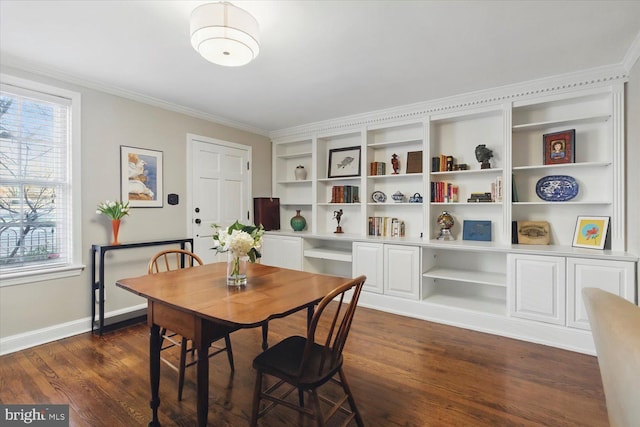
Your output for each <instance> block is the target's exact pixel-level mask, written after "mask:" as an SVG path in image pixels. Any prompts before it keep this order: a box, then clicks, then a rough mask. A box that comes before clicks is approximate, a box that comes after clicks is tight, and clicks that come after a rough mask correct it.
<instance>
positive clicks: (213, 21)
mask: <svg viewBox="0 0 640 427" xmlns="http://www.w3.org/2000/svg"><path fill="white" fill-rule="evenodd" d="M258 33H259V29H258V21H256V19H255V18H254V17H253V16H251V15H250V14H249V13H248V12H247V11H246V10H244V9H240V8H239V7H237V6H234V5H232V4H231V3H227V2H220V3H207V4H203V5H200V6H198V7H196V8H195V9H194V10H193V12H191V45H192V46H193V48H194V49H195V50H197V51H198V53H200V55H202V56H203V57H204V59H206V60H207V61H209V62H213V63H214V64H219V65H226V66H228V67H238V66H241V65H245V64H248V63H249V62H251V61H252V60H253V59H254V58H255V57H256V56H258V52H259V51H260V39H259V34H258Z"/></svg>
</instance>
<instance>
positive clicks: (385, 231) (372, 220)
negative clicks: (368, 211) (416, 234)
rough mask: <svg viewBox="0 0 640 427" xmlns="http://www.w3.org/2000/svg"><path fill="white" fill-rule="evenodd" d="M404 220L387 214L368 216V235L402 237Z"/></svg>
mask: <svg viewBox="0 0 640 427" xmlns="http://www.w3.org/2000/svg"><path fill="white" fill-rule="evenodd" d="M404 234H405V227H404V221H400V220H399V219H398V218H391V217H388V216H370V217H369V236H380V237H404Z"/></svg>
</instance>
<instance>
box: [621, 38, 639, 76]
mask: <svg viewBox="0 0 640 427" xmlns="http://www.w3.org/2000/svg"><path fill="white" fill-rule="evenodd" d="M639 58H640V32H639V33H638V34H637V35H636V38H635V39H634V40H633V42H631V46H629V49H628V50H627V53H626V55H625V56H624V59H623V60H622V65H623V66H624V69H625V71H626V72H627V74H629V73H631V69H632V68H633V66H634V65H635V64H636V62H638V59H639Z"/></svg>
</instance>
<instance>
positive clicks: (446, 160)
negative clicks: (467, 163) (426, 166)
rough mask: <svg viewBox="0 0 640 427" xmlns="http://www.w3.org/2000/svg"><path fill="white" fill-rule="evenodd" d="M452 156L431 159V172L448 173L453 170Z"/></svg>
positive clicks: (444, 155)
mask: <svg viewBox="0 0 640 427" xmlns="http://www.w3.org/2000/svg"><path fill="white" fill-rule="evenodd" d="M453 161H454V159H453V156H447V155H446V154H440V156H439V157H432V158H431V172H448V171H452V170H453Z"/></svg>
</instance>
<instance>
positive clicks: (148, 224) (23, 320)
mask: <svg viewBox="0 0 640 427" xmlns="http://www.w3.org/2000/svg"><path fill="white" fill-rule="evenodd" d="M2 71H3V73H6V74H10V75H14V76H17V77H22V78H27V79H31V80H35V81H39V82H43V83H46V84H50V85H53V86H58V87H62V88H65V89H69V90H72V91H76V92H80V93H81V94H82V253H83V263H84V264H85V265H86V268H85V270H84V271H83V273H82V274H81V275H80V276H77V277H71V278H69V279H64V280H51V281H44V282H35V283H30V284H25V285H16V286H9V287H2V288H0V353H2V351H3V348H6V347H7V345H8V344H7V342H8V341H11V339H9V340H7V337H14V338H15V337H16V336H19V335H20V334H27V335H28V334H30V333H32V332H33V331H37V330H41V329H43V328H48V327H52V326H57V325H60V324H68V323H71V324H72V327H71V328H70V329H72V330H76V331H77V330H78V328H79V327H85V330H86V328H90V322H89V320H88V319H89V317H90V315H91V293H90V292H91V288H90V286H91V285H90V283H91V279H90V275H91V261H90V250H91V244H94V243H108V242H109V241H110V239H111V236H110V223H109V221H108V220H107V218H106V217H104V216H99V215H97V214H96V213H95V211H96V205H97V204H98V203H99V202H101V201H104V200H106V199H110V200H115V199H118V198H119V197H120V190H119V188H120V187H119V185H120V175H119V174H120V166H119V158H120V145H128V146H133V147H142V148H147V149H153V150H160V151H163V153H164V192H165V201H164V207H163V208H155V209H150V208H147V209H140V208H138V209H132V210H131V213H130V215H129V216H127V217H125V219H124V220H123V223H122V225H121V228H120V241H121V242H131V241H143V240H161V239H165V238H181V237H187V233H188V232H189V231H188V230H187V229H186V206H185V204H184V200H185V199H186V194H185V192H186V162H187V160H186V138H187V137H186V135H187V133H193V134H196V135H202V136H207V137H211V138H216V139H221V140H226V141H232V142H236V143H239V144H245V145H250V146H251V147H252V151H253V159H254V160H255V161H254V164H253V177H252V179H253V181H252V186H253V196H254V197H265V196H270V195H271V161H270V160H269V161H260V160H261V159H270V158H271V142H270V140H269V138H267V137H265V136H261V135H256V134H253V133H249V132H245V131H242V130H237V129H233V128H230V127H227V126H222V125H219V124H216V123H212V122H208V121H205V120H201V119H197V118H193V117H189V116H186V115H183V114H179V113H175V112H171V111H167V110H164V109H161V108H157V107H153V106H150V105H147V104H143V103H140V102H136V101H132V100H129V99H125V98H121V97H118V96H114V95H110V94H107V93H104V92H100V91H97V90H93V89H88V88H85V87H81V86H77V85H74V84H70V83H67V82H62V81H58V80H55V79H52V78H48V77H43V76H39V75H34V74H31V73H27V72H24V71H21V70H16V69H11V68H9V67H4V66H3V69H2ZM168 193H177V194H179V195H180V201H181V203H180V204H179V205H177V206H169V205H168V204H167V203H166V194H168ZM158 250H159V249H158V248H145V249H134V250H127V251H120V252H112V253H111V255H109V259H108V261H107V264H108V268H107V270H108V271H107V277H106V282H107V289H106V291H107V298H106V311H107V312H109V311H114V310H119V309H122V308H124V307H129V306H132V305H139V304H144V302H145V301H144V300H143V299H141V298H139V297H136V296H134V295H133V294H131V293H129V292H126V291H123V290H121V289H118V288H116V287H115V285H114V284H113V283H114V281H115V280H117V279H118V278H122V277H130V276H136V275H142V274H145V273H146V263H147V261H148V259H149V257H150V256H151V255H152V254H153V253H155V252H157V251H158ZM45 335H46V334H45ZM54 338H55V337H54ZM3 342H4V344H3Z"/></svg>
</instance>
